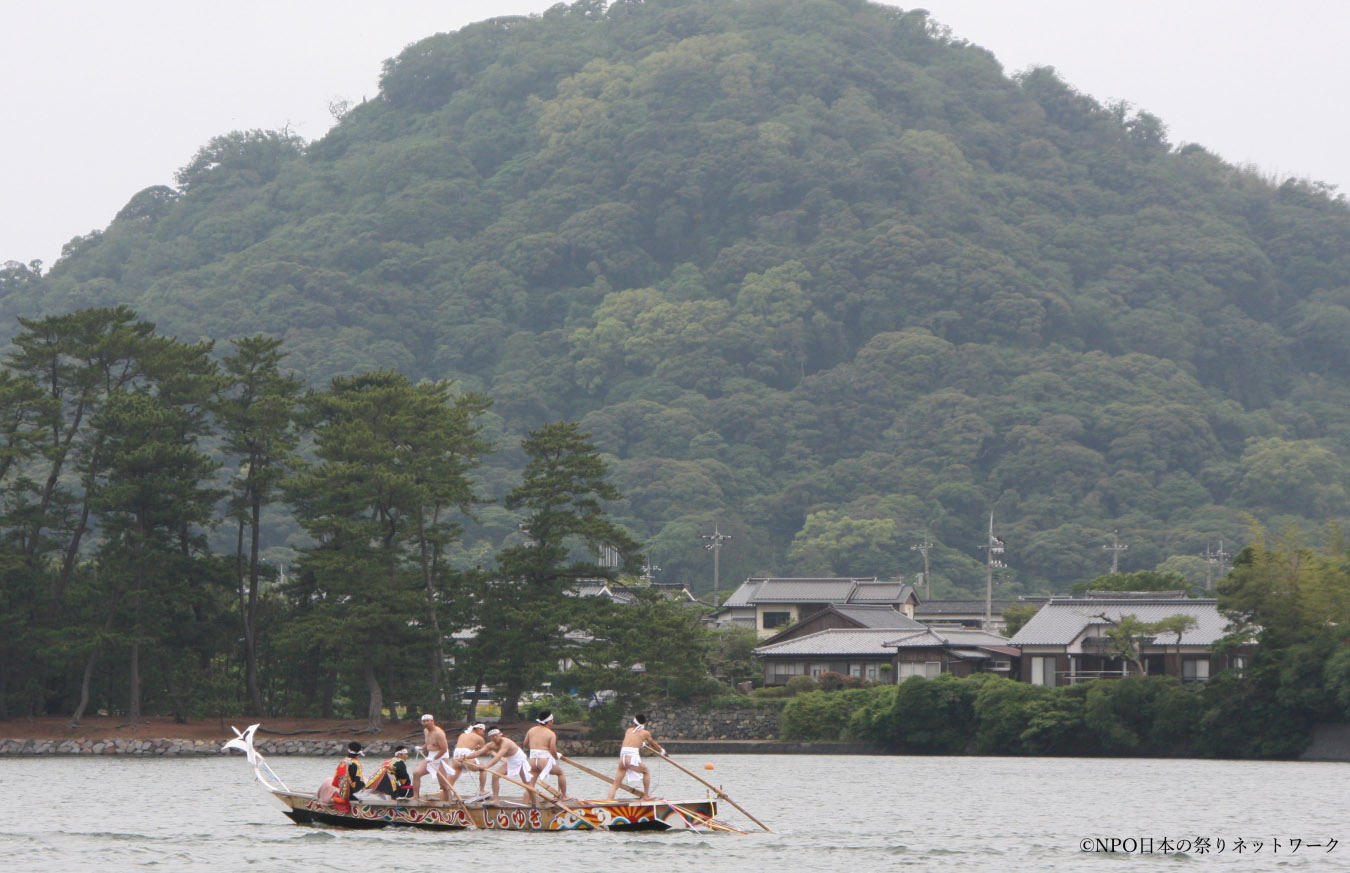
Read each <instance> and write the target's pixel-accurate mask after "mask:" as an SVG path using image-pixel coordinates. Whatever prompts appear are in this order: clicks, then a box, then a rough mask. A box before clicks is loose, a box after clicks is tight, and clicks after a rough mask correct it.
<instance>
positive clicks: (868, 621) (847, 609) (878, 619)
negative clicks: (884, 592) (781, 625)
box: [803, 603, 924, 630]
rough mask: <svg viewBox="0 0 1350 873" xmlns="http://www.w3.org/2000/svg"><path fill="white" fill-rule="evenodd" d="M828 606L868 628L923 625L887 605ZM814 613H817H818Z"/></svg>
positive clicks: (920, 626)
mask: <svg viewBox="0 0 1350 873" xmlns="http://www.w3.org/2000/svg"><path fill="white" fill-rule="evenodd" d="M828 608H829V609H833V610H834V611H835V612H837V613H839V614H840V615H842V616H845V617H847V618H851V619H853V620H854V621H856V622H857V623H858V624H860V625H862V626H863V627H868V628H897V629H899V628H914V629H915V630H921V629H923V626H924V625H923V623H922V622H917V621H915V620H914V619H912V618H910V617H909V616H907V615H905V614H904V613H903V612H896V611H895V610H894V609H892V608H891V607H889V606H867V605H858V604H854V603H847V604H842V605H840V604H832V605H831V606H829V607H828ZM822 611H823V610H822ZM815 614H816V615H819V614H820V613H815ZM810 617H811V616H809V615H808V616H806V618H810ZM803 621H805V619H803Z"/></svg>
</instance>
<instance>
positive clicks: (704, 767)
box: [703, 761, 715, 770]
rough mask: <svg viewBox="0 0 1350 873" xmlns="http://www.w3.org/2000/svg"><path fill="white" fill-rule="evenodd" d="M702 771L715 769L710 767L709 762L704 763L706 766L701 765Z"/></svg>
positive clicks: (710, 762) (710, 763)
mask: <svg viewBox="0 0 1350 873" xmlns="http://www.w3.org/2000/svg"><path fill="white" fill-rule="evenodd" d="M703 769H704V770H712V769H715V768H714V767H713V765H712V761H709V762H708V763H706V764H704V765H703Z"/></svg>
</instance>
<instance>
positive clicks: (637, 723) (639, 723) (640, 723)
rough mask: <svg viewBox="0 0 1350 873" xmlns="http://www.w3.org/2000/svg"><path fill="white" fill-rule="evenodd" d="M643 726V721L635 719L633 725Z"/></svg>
mask: <svg viewBox="0 0 1350 873" xmlns="http://www.w3.org/2000/svg"><path fill="white" fill-rule="evenodd" d="M642 726H643V725H642V722H640V721H638V720H637V719H636V718H635V719H633V727H642Z"/></svg>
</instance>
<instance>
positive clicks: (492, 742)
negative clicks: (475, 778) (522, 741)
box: [469, 728, 530, 801]
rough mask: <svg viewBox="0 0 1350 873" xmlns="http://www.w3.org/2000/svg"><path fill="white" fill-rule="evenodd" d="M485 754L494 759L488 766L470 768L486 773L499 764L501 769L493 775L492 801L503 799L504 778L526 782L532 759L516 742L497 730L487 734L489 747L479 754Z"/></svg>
mask: <svg viewBox="0 0 1350 873" xmlns="http://www.w3.org/2000/svg"><path fill="white" fill-rule="evenodd" d="M484 754H491V755H492V759H491V760H489V761H488V762H487V763H486V764H472V763H470V764H469V766H470V767H473V768H475V769H480V770H482V771H483V772H484V773H486V772H487V771H488V770H492V768H493V767H495V766H496V765H497V763H498V762H500V763H501V766H500V767H497V769H496V770H494V771H493V773H492V799H493V800H494V801H495V800H497V799H499V798H500V797H501V787H502V777H503V776H505V777H507V778H508V779H515V780H516V781H517V782H524V781H525V778H526V776H527V774H528V772H529V769H530V759H529V758H528V757H526V755H525V752H524V750H523V749H521V748H520V746H519V745H518V744H517V743H516V741H515V740H513V739H511V738H510V737H508V736H507V735H506V734H504V733H502V732H501V731H500V730H498V729H497V728H493V729H492V730H490V731H488V732H487V745H485V746H483V751H482V752H479V756H480V757H481V756H482V755H484Z"/></svg>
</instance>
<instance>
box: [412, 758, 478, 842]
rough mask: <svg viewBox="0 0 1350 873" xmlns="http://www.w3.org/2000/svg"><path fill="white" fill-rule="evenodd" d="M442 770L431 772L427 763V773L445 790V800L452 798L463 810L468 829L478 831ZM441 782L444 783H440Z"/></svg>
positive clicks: (462, 800)
mask: <svg viewBox="0 0 1350 873" xmlns="http://www.w3.org/2000/svg"><path fill="white" fill-rule="evenodd" d="M417 757H419V758H421V757H422V753H421V752H418V753H417ZM443 770H444V768H443V767H437V768H436V769H435V770H434V771H433V770H432V769H431V763H430V762H428V763H427V772H428V773H430V774H431V775H433V776H435V777H436V782H437V783H439V784H440V786H441V788H443V789H445V795H446V798H445V799H446V800H450V799H451V798H454V801H455V803H458V804H459V808H460V809H461V810H463V812H464V820H465V821H467V822H468V823H469V828H470V829H472V830H475V831H476V830H478V825H476V824H474V823H473V814H472V813H471V812H469V807H468V804H466V803H465V802H464V798H462V797H460V796H459V792H458V791H456V790H455V786H454V785H453V784H452V783H451V782H450V777H448V776H446V775H445V773H444V772H442V771H443ZM441 780H444V781H443V782H442V781H441Z"/></svg>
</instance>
